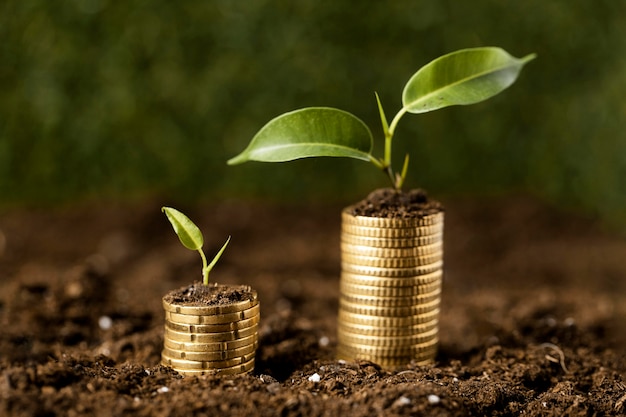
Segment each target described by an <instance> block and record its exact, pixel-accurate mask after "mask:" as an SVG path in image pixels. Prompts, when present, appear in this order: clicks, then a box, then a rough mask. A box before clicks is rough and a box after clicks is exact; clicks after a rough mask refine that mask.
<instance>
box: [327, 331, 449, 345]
mask: <svg viewBox="0 0 626 417" xmlns="http://www.w3.org/2000/svg"><path fill="white" fill-rule="evenodd" d="M438 337H439V328H438V327H435V328H433V329H430V330H428V331H425V332H421V333H416V334H412V335H408V336H373V335H365V334H359V333H351V332H348V331H346V330H344V328H343V327H341V328H339V329H338V330H337V343H338V344H340V345H342V346H343V345H347V346H351V345H353V344H356V345H363V346H372V347H382V348H405V347H408V346H415V345H418V344H419V345H421V344H424V343H428V342H431V341H432V340H434V339H437V338H438Z"/></svg>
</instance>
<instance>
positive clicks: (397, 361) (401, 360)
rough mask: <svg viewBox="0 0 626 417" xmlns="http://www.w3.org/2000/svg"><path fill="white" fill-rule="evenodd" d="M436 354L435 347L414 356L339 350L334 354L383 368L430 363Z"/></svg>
mask: <svg viewBox="0 0 626 417" xmlns="http://www.w3.org/2000/svg"><path fill="white" fill-rule="evenodd" d="M436 356H437V349H434V350H433V351H432V352H426V354H425V355H424V354H423V355H421V357H415V356H392V357H387V356H377V355H370V354H366V353H355V354H351V353H347V352H340V351H337V355H336V357H337V359H343V360H347V361H357V360H365V361H370V362H374V363H376V364H378V365H380V366H382V367H383V368H390V367H396V366H403V365H408V364H415V365H418V366H419V365H430V364H432V363H433V362H434V360H435V357H436Z"/></svg>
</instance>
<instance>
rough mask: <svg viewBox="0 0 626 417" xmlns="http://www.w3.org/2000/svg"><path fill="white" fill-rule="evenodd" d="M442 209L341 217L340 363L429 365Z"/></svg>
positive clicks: (439, 279)
mask: <svg viewBox="0 0 626 417" xmlns="http://www.w3.org/2000/svg"><path fill="white" fill-rule="evenodd" d="M443 217H444V216H443V211H440V212H437V213H434V214H428V215H425V216H424V217H416V218H380V217H365V216H355V215H353V214H351V213H350V212H349V211H348V210H347V209H346V210H344V211H343V213H342V228H341V280H340V299H339V320H338V329H337V338H338V347H337V354H338V357H339V359H348V360H358V359H361V360H369V361H372V362H375V363H378V364H379V365H381V366H383V367H396V366H402V365H406V364H409V363H411V362H414V363H417V364H428V363H432V362H433V360H434V358H435V355H436V353H437V344H438V340H439V339H438V331H439V327H438V324H439V304H440V300H441V282H442V276H443Z"/></svg>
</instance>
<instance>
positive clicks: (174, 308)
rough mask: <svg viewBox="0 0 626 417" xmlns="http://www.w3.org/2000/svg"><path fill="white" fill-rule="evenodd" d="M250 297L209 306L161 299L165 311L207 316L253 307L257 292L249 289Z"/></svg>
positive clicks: (255, 303) (256, 301) (257, 301)
mask: <svg viewBox="0 0 626 417" xmlns="http://www.w3.org/2000/svg"><path fill="white" fill-rule="evenodd" d="M251 294H252V299H251V300H243V301H237V302H233V303H230V304H224V305H211V306H187V305H180V304H173V303H170V302H167V301H165V298H164V299H163V300H162V303H163V309H164V310H165V311H171V312H172V313H179V314H189V315H194V316H208V315H220V314H230V313H238V312H240V311H244V310H247V309H249V308H250V307H254V306H255V305H257V304H258V303H259V300H258V299H257V293H256V291H254V290H251Z"/></svg>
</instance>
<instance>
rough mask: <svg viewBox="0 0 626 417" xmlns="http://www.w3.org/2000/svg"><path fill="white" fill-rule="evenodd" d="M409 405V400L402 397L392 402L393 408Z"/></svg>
mask: <svg viewBox="0 0 626 417" xmlns="http://www.w3.org/2000/svg"><path fill="white" fill-rule="evenodd" d="M409 404H411V399H410V398H409V397H405V396H404V395H403V396H401V397H399V398H398V399H397V400H395V401H394V402H393V407H403V406H405V405H409Z"/></svg>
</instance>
